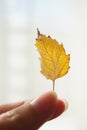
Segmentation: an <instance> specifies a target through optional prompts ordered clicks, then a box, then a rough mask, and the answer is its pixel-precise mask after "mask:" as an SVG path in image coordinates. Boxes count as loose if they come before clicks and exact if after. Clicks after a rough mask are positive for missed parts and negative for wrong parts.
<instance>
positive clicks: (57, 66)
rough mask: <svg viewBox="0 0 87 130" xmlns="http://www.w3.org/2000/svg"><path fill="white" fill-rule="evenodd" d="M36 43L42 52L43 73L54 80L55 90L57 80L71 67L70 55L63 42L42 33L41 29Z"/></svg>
mask: <svg viewBox="0 0 87 130" xmlns="http://www.w3.org/2000/svg"><path fill="white" fill-rule="evenodd" d="M35 45H36V47H37V48H38V51H39V53H40V62H41V73H42V74H43V75H44V76H45V77H46V78H47V79H50V80H52V81H53V90H54V84H55V80H56V79H57V78H60V77H62V76H64V75H65V74H66V73H67V72H68V70H69V68H70V66H69V62H70V55H69V54H66V52H65V49H64V47H63V44H59V42H57V41H56V40H55V39H52V38H51V37H50V36H48V37H47V36H45V35H43V34H41V33H40V32H39V30H38V38H37V39H36V44H35Z"/></svg>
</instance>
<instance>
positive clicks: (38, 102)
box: [0, 91, 66, 130]
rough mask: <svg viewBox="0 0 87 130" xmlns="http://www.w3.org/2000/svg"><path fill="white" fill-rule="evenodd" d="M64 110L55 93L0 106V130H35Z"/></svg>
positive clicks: (62, 102) (64, 106)
mask: <svg viewBox="0 0 87 130" xmlns="http://www.w3.org/2000/svg"><path fill="white" fill-rule="evenodd" d="M65 109H66V104H65V102H64V101H63V100H60V99H57V96H56V93H55V92H51V91H50V92H47V93H44V94H42V95H40V96H39V97H38V98H35V99H33V100H27V101H21V102H18V103H12V104H6V105H1V106H0V130H37V129H39V128H40V127H41V126H42V125H43V124H44V123H45V122H47V121H49V120H53V119H54V118H56V117H58V116H59V115H61V114H62V113H63V112H64V111H65Z"/></svg>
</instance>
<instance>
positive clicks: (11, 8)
mask: <svg viewBox="0 0 87 130" xmlns="http://www.w3.org/2000/svg"><path fill="white" fill-rule="evenodd" d="M37 28H39V30H40V31H41V33H43V34H47V35H50V36H51V37H52V38H55V39H57V40H58V41H61V42H63V44H64V47H65V49H66V52H67V53H70V54H71V62H70V66H71V69H70V71H69V73H68V74H67V75H66V76H64V77H63V78H60V79H58V80H56V92H57V94H58V97H59V98H65V99H66V100H67V101H68V103H69V109H68V110H67V111H66V112H65V113H64V114H63V115H62V116H60V117H59V118H58V119H55V120H54V121H51V122H48V123H46V124H45V125H44V126H43V127H42V128H40V130H49V129H52V130H86V129H87V77H86V76H87V58H86V56H87V1H86V0H0V104H2V103H7V102H14V101H19V100H24V99H27V98H31V97H35V96H38V95H39V94H41V93H43V92H45V91H48V90H51V89H52V83H51V81H50V80H46V79H45V77H44V76H43V75H41V74H40V63H39V60H38V57H39V54H38V52H37V49H36V47H35V46H34V44H35V38H36V37H37V32H36V29H37Z"/></svg>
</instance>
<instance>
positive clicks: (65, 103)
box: [62, 99, 68, 111]
mask: <svg viewBox="0 0 87 130" xmlns="http://www.w3.org/2000/svg"><path fill="white" fill-rule="evenodd" d="M62 101H63V102H64V105H65V109H64V111H66V110H67V109H68V102H67V101H66V100H65V99H62Z"/></svg>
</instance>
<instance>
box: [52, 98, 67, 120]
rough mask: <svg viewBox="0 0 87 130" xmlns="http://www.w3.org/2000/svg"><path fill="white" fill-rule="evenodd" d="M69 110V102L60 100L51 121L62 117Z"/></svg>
mask: <svg viewBox="0 0 87 130" xmlns="http://www.w3.org/2000/svg"><path fill="white" fill-rule="evenodd" d="M67 109H68V102H67V101H66V100H65V99H62V100H60V99H59V100H58V101H57V105H56V110H55V113H54V115H53V116H52V118H51V120H52V119H54V118H57V117H58V116H60V115H61V114H62V113H63V112H64V111H66V110H67Z"/></svg>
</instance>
